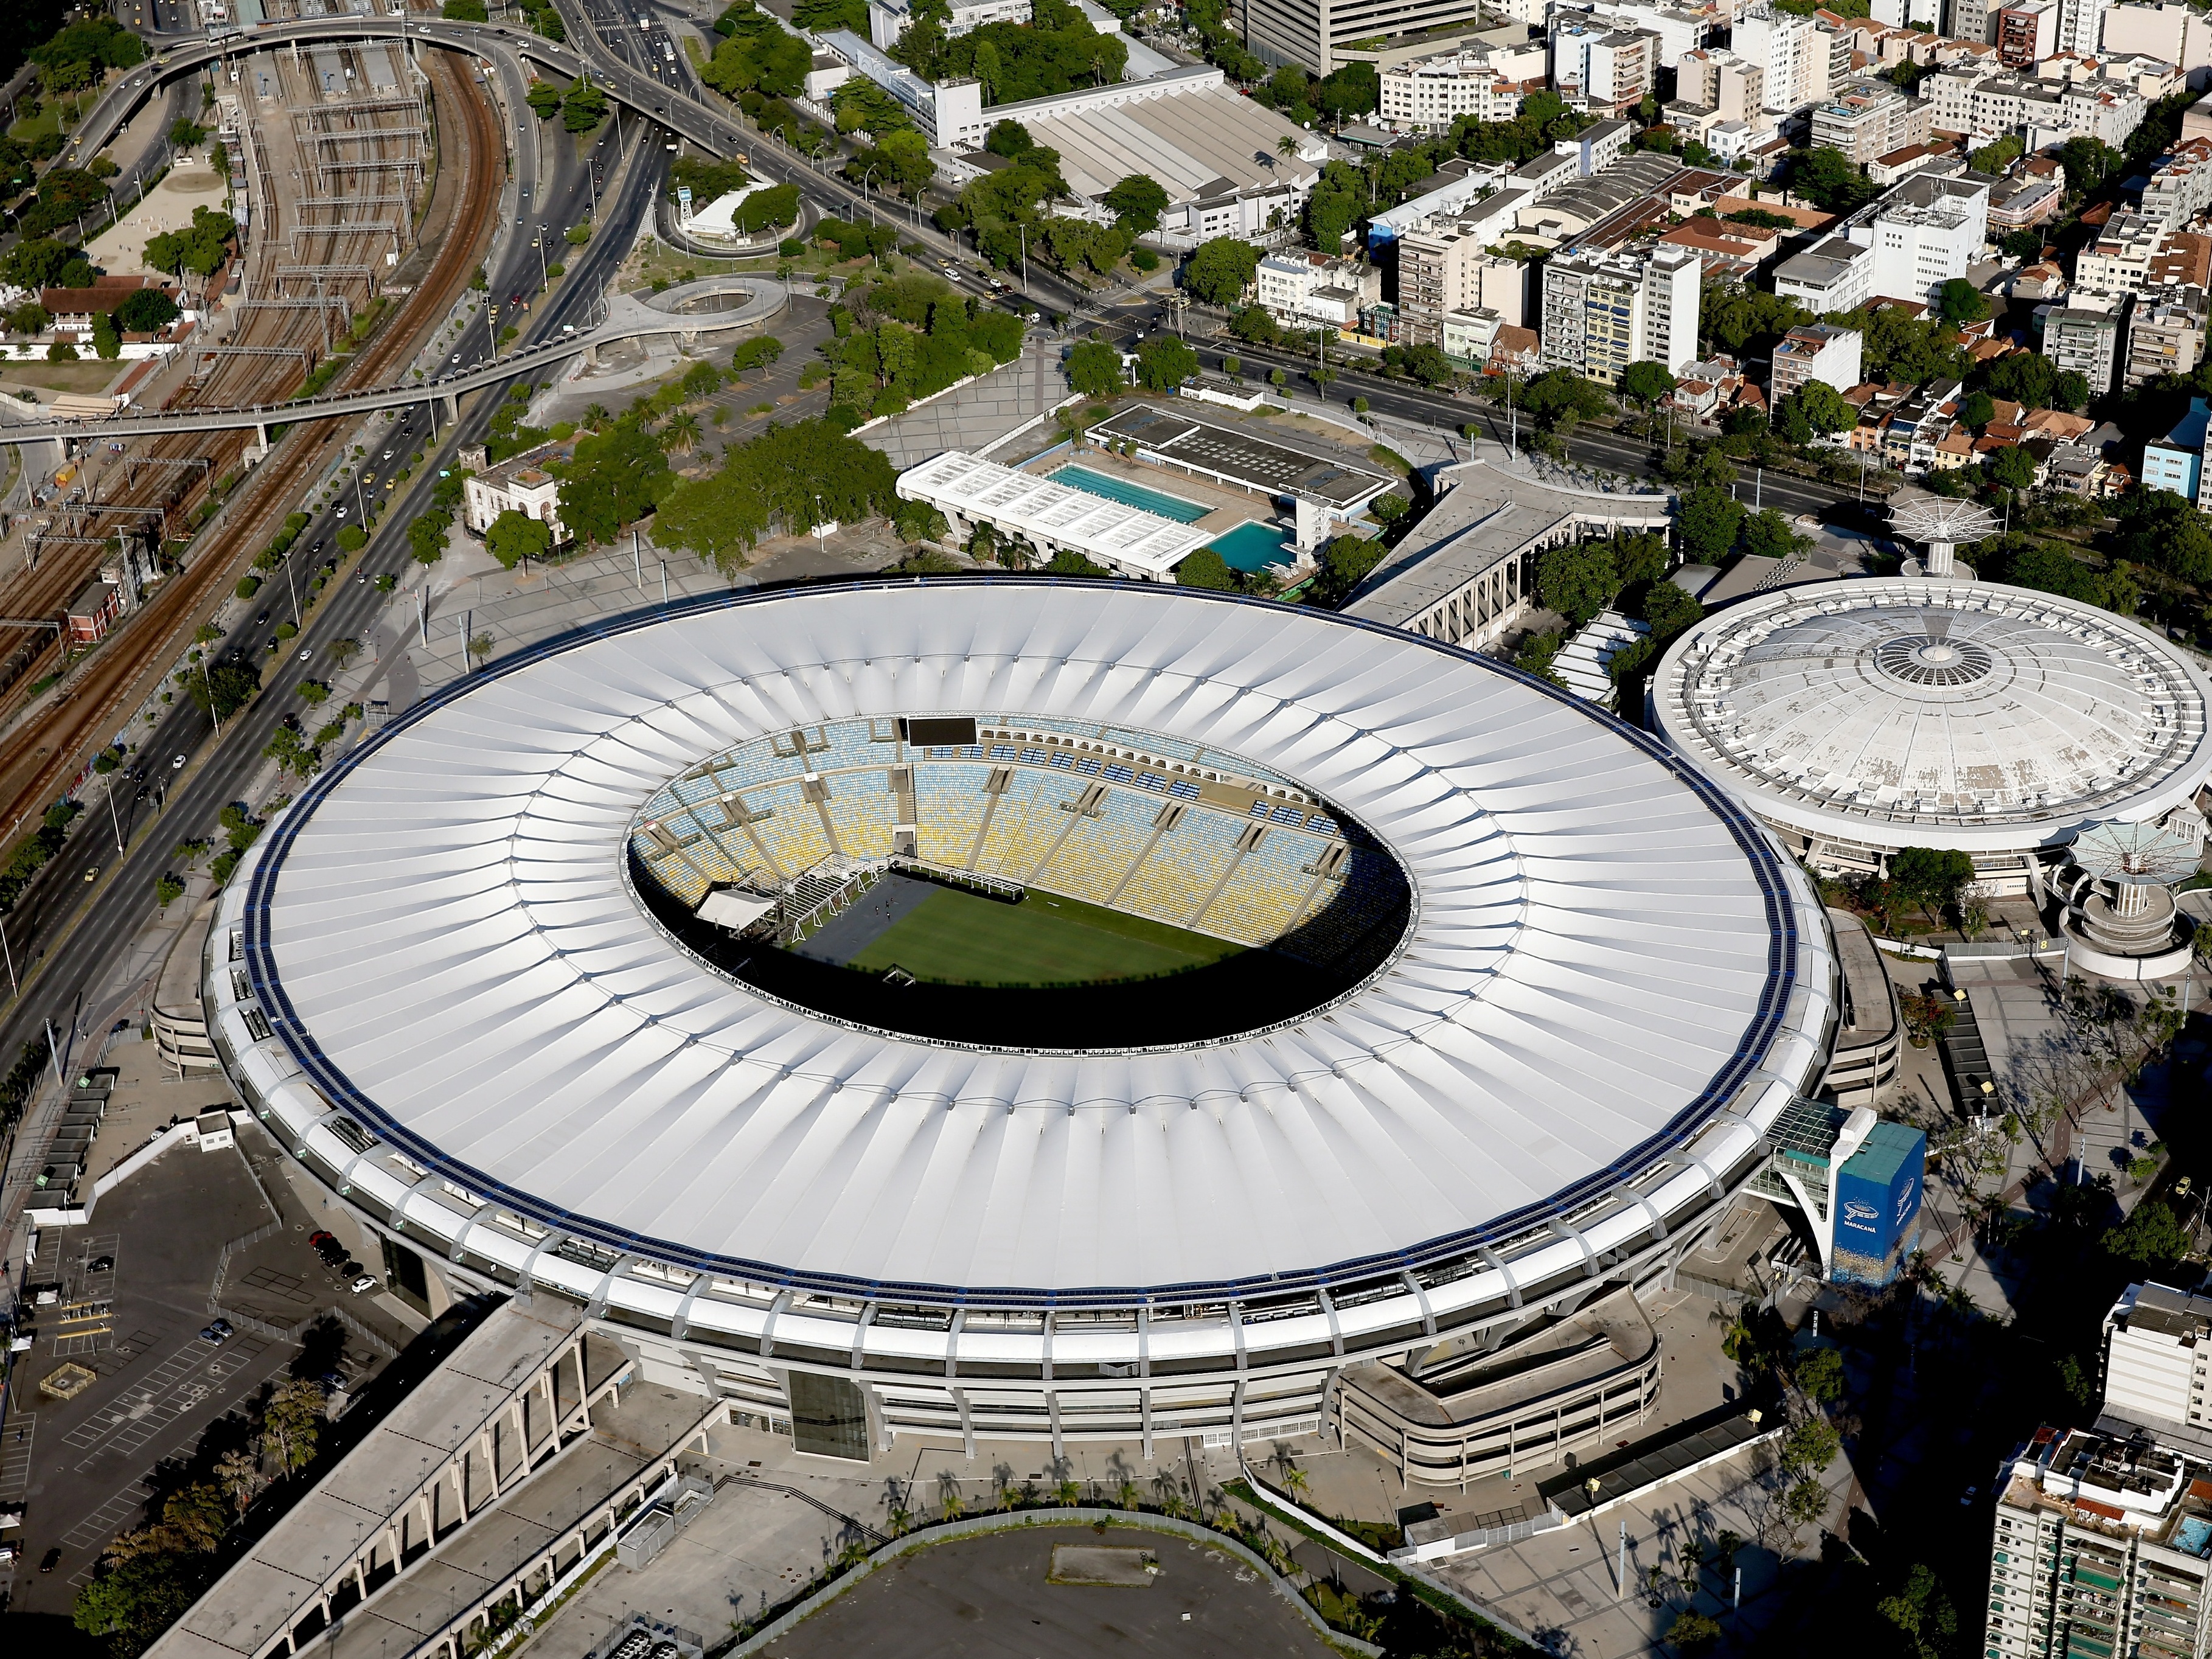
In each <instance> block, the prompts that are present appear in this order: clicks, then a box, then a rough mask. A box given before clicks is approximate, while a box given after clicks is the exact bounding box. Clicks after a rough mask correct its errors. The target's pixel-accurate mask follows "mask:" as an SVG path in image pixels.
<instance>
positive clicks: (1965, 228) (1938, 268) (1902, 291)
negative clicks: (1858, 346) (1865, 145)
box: [1851, 173, 1990, 301]
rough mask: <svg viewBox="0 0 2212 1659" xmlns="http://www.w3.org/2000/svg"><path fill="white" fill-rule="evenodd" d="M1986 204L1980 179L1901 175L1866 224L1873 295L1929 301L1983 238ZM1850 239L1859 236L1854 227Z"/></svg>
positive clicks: (1987, 194)
mask: <svg viewBox="0 0 2212 1659" xmlns="http://www.w3.org/2000/svg"><path fill="white" fill-rule="evenodd" d="M1989 206H1990V190H1989V184H1988V181H1987V180H1985V179H1984V180H1978V179H1972V178H1960V179H1936V178H1931V177H1929V175H1928V174H1926V173H1917V174H1915V175H1914V176H1913V177H1912V178H1910V179H1906V180H1905V182H1904V183H1903V184H1901V185H1899V186H1898V187H1897V188H1896V189H1895V190H1893V191H1891V192H1890V193H1889V195H1888V196H1887V197H1884V198H1883V199H1882V200H1881V202H1880V203H1878V204H1875V208H1874V215H1873V218H1872V219H1871V220H1870V221H1869V224H1868V225H1867V227H1866V229H1867V233H1868V234H1867V237H1866V240H1867V242H1868V244H1869V246H1871V248H1872V249H1873V252H1874V265H1873V270H1872V271H1871V273H1870V282H1871V283H1872V293H1873V295H1881V296H1886V297H1887V298H1889V299H1893V300H1917V301H1933V300H1934V299H1935V297H1936V294H1937V293H1938V291H1939V290H1941V289H1942V286H1943V284H1944V283H1948V282H1950V281H1951V280H1952V279H1953V278H1954V277H1960V276H1965V275H1966V266H1967V264H1968V263H1969V262H1970V261H1971V260H1972V258H1973V257H1974V256H1975V255H1976V254H1977V253H1978V252H1981V248H1982V244H1983V243H1984V242H1985V241H1987V240H1989ZM1851 240H1854V241H1857V240H1860V238H1859V235H1858V233H1857V231H1856V230H1854V231H1853V232H1852V233H1851Z"/></svg>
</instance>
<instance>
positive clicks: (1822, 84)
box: [1729, 0, 1852, 115]
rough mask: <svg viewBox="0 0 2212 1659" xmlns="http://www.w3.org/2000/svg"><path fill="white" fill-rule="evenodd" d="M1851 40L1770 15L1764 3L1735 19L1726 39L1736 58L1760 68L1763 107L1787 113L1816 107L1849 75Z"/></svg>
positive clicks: (1806, 20) (1806, 21) (1784, 15)
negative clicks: (1808, 106)
mask: <svg viewBox="0 0 2212 1659" xmlns="http://www.w3.org/2000/svg"><path fill="white" fill-rule="evenodd" d="M1851 39H1852V37H1851V36H1850V34H1849V33H1846V32H1844V31H1842V30H1838V29H1832V28H1830V27H1827V26H1826V24H1823V23H1820V22H1817V21H1814V19H1812V18H1810V17H1800V16H1798V15H1796V14H1795V13H1793V12H1786V11H1775V10H1773V9H1771V7H1769V6H1767V5H1766V4H1765V0H1754V3H1753V7H1752V9H1750V10H1749V11H1747V12H1746V13H1743V14H1742V15H1739V16H1738V17H1737V19H1736V21H1735V31H1734V33H1733V35H1732V36H1731V39H1730V43H1729V44H1730V46H1731V49H1732V50H1733V51H1734V52H1735V53H1736V55H1737V56H1739V57H1741V58H1746V59H1747V60H1748V61H1749V62H1751V63H1753V64H1757V65H1758V66H1759V74H1760V88H1761V92H1762V95H1763V96H1764V97H1765V100H1766V101H1765V108H1766V109H1768V110H1770V111H1771V112H1774V113H1776V114H1778V115H1788V114H1791V113H1794V112H1796V111H1798V110H1801V109H1803V108H1804V107H1805V106H1807V105H1808V104H1814V103H1818V102H1819V101H1820V100H1821V99H1823V98H1826V96H1827V95H1828V89H1829V88H1830V87H1831V86H1832V85H1834V84H1835V83H1836V82H1838V81H1840V80H1841V79H1842V78H1843V77H1844V76H1847V75H1849V74H1850V65H1851Z"/></svg>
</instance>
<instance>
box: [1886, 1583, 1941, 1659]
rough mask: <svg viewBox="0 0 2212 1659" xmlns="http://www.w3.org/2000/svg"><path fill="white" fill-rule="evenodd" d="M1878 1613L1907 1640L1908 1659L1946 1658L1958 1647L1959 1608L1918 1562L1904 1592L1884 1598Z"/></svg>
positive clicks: (1906, 1651)
mask: <svg viewBox="0 0 2212 1659" xmlns="http://www.w3.org/2000/svg"><path fill="white" fill-rule="evenodd" d="M1875 1613H1879V1614H1880V1615H1881V1618H1882V1619H1883V1620H1885V1621H1886V1622H1887V1623H1888V1624H1889V1625H1891V1626H1894V1627H1895V1629H1896V1630H1897V1632H1899V1634H1900V1635H1901V1636H1903V1637H1904V1638H1905V1644H1906V1645H1905V1650H1904V1652H1905V1656H1906V1659H1944V1656H1947V1655H1948V1654H1950V1653H1951V1652H1952V1651H1953V1650H1954V1647H1955V1645H1956V1642H1957V1638H1958V1634H1959V1613H1958V1609H1957V1608H1955V1607H1953V1606H1952V1605H1951V1598H1950V1597H1949V1596H1948V1595H1945V1594H1944V1593H1943V1587H1942V1583H1940V1582H1939V1581H1938V1580H1937V1579H1936V1574H1935V1572H1934V1571H1932V1570H1931V1569H1929V1568H1928V1567H1925V1566H1923V1565H1919V1564H1917V1563H1915V1564H1914V1565H1913V1568H1912V1571H1911V1572H1910V1573H1909V1574H1907V1575H1906V1577H1905V1588H1904V1589H1903V1591H1902V1593H1900V1594H1899V1595H1888V1596H1884V1597H1883V1598H1882V1599H1881V1601H1877V1602H1876V1603H1875Z"/></svg>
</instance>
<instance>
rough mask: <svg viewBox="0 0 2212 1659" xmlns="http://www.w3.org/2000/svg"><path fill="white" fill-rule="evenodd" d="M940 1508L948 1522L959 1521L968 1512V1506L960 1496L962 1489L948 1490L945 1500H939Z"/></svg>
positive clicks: (951, 1488) (954, 1487)
mask: <svg viewBox="0 0 2212 1659" xmlns="http://www.w3.org/2000/svg"><path fill="white" fill-rule="evenodd" d="M939 1509H940V1510H942V1511H943V1513H944V1516H945V1519H946V1520H947V1521H957V1520H958V1519H959V1518H960V1517H961V1516H963V1515H965V1514H967V1512H968V1504H967V1503H966V1501H965V1500H964V1499H963V1498H962V1497H961V1496H960V1489H959V1488H958V1487H957V1486H952V1487H949V1488H947V1489H946V1491H945V1495H944V1496H943V1498H940V1499H939Z"/></svg>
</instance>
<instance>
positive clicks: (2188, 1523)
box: [1983, 1428, 2212, 1659]
mask: <svg viewBox="0 0 2212 1659" xmlns="http://www.w3.org/2000/svg"><path fill="white" fill-rule="evenodd" d="M2208 1473H2212V1470H2208V1468H2207V1467H2206V1465H2205V1463H2204V1462H2203V1459H2202V1455H2201V1454H2191V1455H2184V1454H2183V1452H2182V1451H2181V1450H2179V1449H2176V1448H2172V1447H2168V1446H2164V1445H2161V1444H2160V1443H2158V1441H2157V1440H2155V1439H2154V1438H2152V1437H2150V1436H2148V1435H2146V1434H2140V1433H2139V1434H2136V1435H2134V1436H2131V1437H2130V1436H2127V1435H2126V1434H2125V1433H2124V1431H2122V1432H2120V1433H2113V1434H2108V1433H2103V1432H2098V1431H2087V1430H2081V1429H2054V1428H2044V1429H2039V1430H2038V1431H2036V1435H2035V1437H2034V1438H2033V1440H2031V1441H2029V1442H2028V1443H2027V1445H2025V1446H2023V1447H2021V1449H2020V1451H2019V1452H2018V1453H2017V1454H2016V1455H2015V1457H2014V1459H2013V1461H2012V1462H2011V1464H2010V1465H2009V1466H2008V1468H2006V1469H2005V1470H2004V1471H2003V1473H2002V1474H2001V1475H2000V1476H1999V1477H1998V1483H1997V1502H1996V1518H1995V1523H1994V1526H1993V1528H1992V1530H1991V1535H1990V1602H1989V1607H1990V1610H1989V1613H1988V1621H1987V1624H1986V1626H1985V1630H1984V1643H1983V1651H1984V1653H1985V1654H1989V1655H1994V1656H1996V1659H2057V1656H2061V1655H2075V1656H2081V1659H2088V1656H2093V1655H2102V1654H2116V1655H2117V1654H2127V1655H2130V1656H2136V1659H2191V1656H2193V1655H2196V1654H2201V1653H2203V1651H2204V1650H2205V1638H2206V1636H2207V1634H2208V1626H2212V1621H2209V1620H2208V1619H2207V1617H2206V1613H2207V1608H2208V1605H2212V1596H2208V1594H2207V1590H2208V1585H2207V1583H2206V1581H2207V1579H2208V1577H2212V1562H2208V1561H2207V1559H2205V1558H2206V1553H2207V1550H2208V1547H2212V1513H2209V1512H2208V1510H2212V1506H2209V1505H2208V1504H2207V1503H2206V1500H2205V1498H2204V1496H2203V1494H2204V1492H2205V1490H2206V1486H2205V1476H2206V1475H2207V1474H2208Z"/></svg>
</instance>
